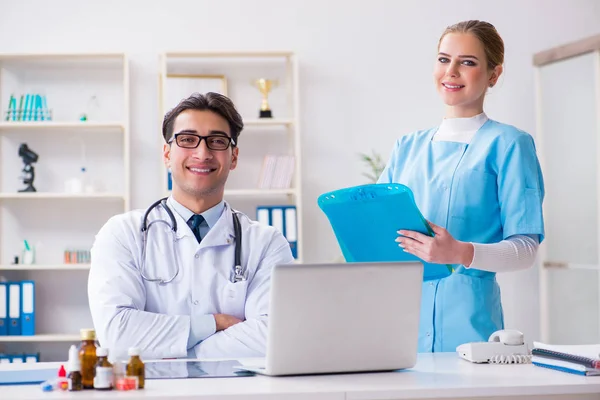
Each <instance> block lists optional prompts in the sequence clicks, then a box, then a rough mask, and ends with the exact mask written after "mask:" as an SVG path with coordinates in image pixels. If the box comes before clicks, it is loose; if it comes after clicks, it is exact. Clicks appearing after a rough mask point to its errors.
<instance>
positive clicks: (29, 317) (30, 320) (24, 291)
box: [21, 281, 35, 336]
mask: <svg viewBox="0 0 600 400" xmlns="http://www.w3.org/2000/svg"><path fill="white" fill-rule="evenodd" d="M21 335H24V336H33V335H35V283H34V282H33V281H21Z"/></svg>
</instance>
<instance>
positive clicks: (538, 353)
mask: <svg viewBox="0 0 600 400" xmlns="http://www.w3.org/2000/svg"><path fill="white" fill-rule="evenodd" d="M531 354H532V357H531V362H532V364H534V365H537V366H538V367H545V368H551V369H555V370H558V371H562V372H569V373H571V374H578V375H586V376H599V375H600V344H595V345H549V344H545V343H540V342H533V349H532V350H531Z"/></svg>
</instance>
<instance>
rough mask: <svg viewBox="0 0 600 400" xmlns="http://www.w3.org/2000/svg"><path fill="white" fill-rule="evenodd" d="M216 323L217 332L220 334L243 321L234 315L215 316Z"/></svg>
mask: <svg viewBox="0 0 600 400" xmlns="http://www.w3.org/2000/svg"><path fill="white" fill-rule="evenodd" d="M215 322H216V324H217V332H219V331H224V330H225V329H227V328H229V327H231V326H233V325H235V324H239V323H240V322H242V320H241V319H239V318H236V317H234V316H233V315H227V314H215Z"/></svg>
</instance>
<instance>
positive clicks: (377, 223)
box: [318, 183, 453, 281]
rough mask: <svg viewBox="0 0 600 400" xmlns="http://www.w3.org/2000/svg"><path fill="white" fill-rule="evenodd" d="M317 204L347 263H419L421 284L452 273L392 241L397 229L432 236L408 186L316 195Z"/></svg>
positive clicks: (377, 186)
mask: <svg viewBox="0 0 600 400" xmlns="http://www.w3.org/2000/svg"><path fill="white" fill-rule="evenodd" d="M318 205H319V207H320V208H321V210H322V211H323V212H324V213H325V215H326V216H327V218H328V219H329V223H330V224H331V227H332V229H333V232H334V233H335V236H336V238H337V240H338V243H339V245H340V248H341V250H342V254H343V255H344V258H345V259H346V261H347V262H390V261H419V262H422V263H423V267H424V268H423V269H424V272H423V280H424V281H429V280H434V279H441V278H445V277H447V276H449V275H451V274H452V271H453V270H452V266H450V265H442V264H431V263H427V262H425V261H423V260H421V259H420V258H418V257H417V256H414V255H412V254H409V253H406V252H404V251H402V248H401V247H399V246H398V243H397V242H396V241H395V239H396V238H397V237H398V230H400V229H405V230H411V231H417V232H420V233H423V234H425V235H428V236H434V232H433V230H432V229H431V227H430V226H429V224H428V223H427V220H426V219H425V218H424V217H423V215H422V214H421V212H420V211H419V209H418V207H417V205H416V203H415V200H414V197H413V194H412V191H411V190H410V189H409V188H408V187H407V186H404V185H401V184H399V183H391V184H387V183H386V184H383V183H379V184H370V185H362V186H355V187H350V188H344V189H339V190H335V191H332V192H328V193H324V194H322V195H321V196H319V199H318Z"/></svg>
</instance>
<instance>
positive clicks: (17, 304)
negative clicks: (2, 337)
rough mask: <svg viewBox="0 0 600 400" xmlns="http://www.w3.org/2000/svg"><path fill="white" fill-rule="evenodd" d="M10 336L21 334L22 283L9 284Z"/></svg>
mask: <svg viewBox="0 0 600 400" xmlns="http://www.w3.org/2000/svg"><path fill="white" fill-rule="evenodd" d="M8 334H9V335H20V334H21V283H20V282H8Z"/></svg>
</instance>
